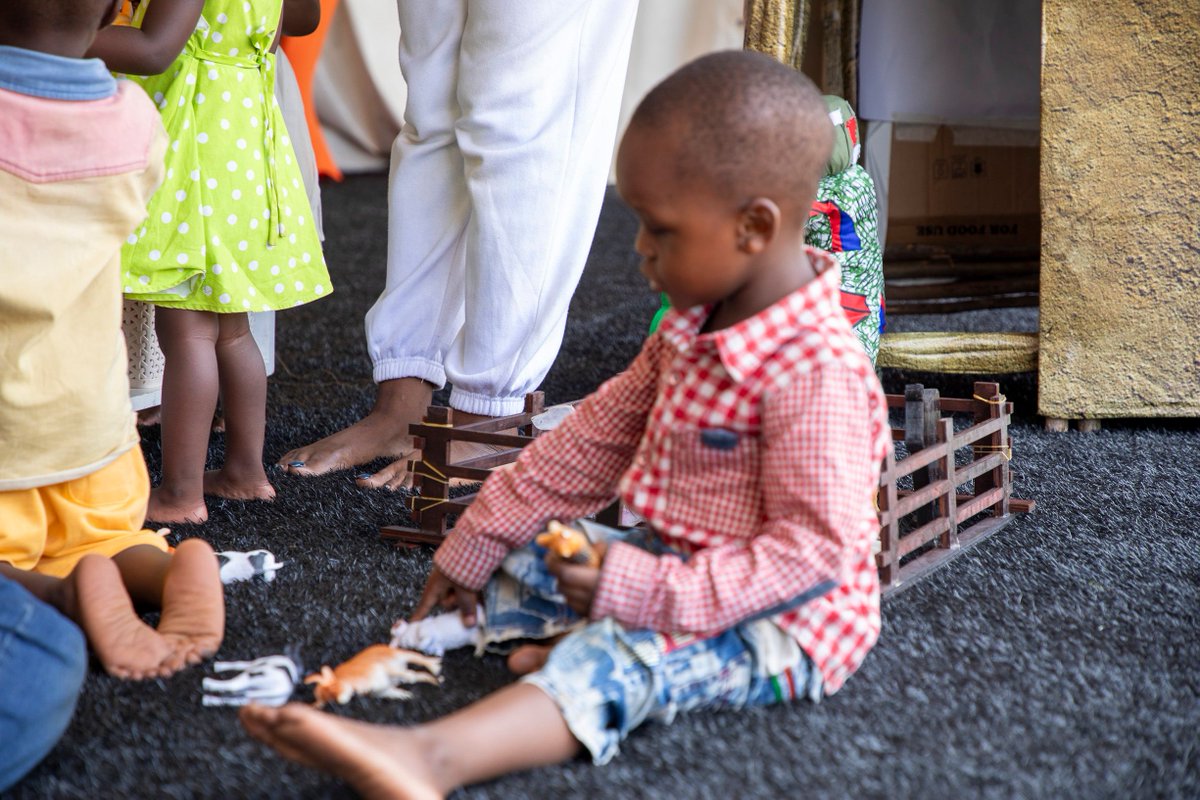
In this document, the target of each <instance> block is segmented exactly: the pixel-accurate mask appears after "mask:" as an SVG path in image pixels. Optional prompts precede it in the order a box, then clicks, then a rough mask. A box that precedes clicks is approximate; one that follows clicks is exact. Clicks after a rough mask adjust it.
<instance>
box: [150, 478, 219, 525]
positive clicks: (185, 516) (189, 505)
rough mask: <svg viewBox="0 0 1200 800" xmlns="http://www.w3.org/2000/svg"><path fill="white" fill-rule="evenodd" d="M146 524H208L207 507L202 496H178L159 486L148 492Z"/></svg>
mask: <svg viewBox="0 0 1200 800" xmlns="http://www.w3.org/2000/svg"><path fill="white" fill-rule="evenodd" d="M146 521H147V522H167V523H171V522H186V523H191V524H196V525H198V524H200V523H202V522H208V506H206V505H205V504H204V496H203V495H201V496H200V499H199V500H198V501H197V500H196V498H194V497H191V496H190V495H189V496H180V495H177V494H175V493H173V492H171V491H170V490H168V489H166V488H164V487H162V486H159V487H157V488H155V489H151V490H150V502H149V503H148V504H147V506H146Z"/></svg>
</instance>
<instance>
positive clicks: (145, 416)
mask: <svg viewBox="0 0 1200 800" xmlns="http://www.w3.org/2000/svg"><path fill="white" fill-rule="evenodd" d="M160 422H162V406H150V407H149V408H143V409H142V410H141V411H139V412H137V424H138V425H140V426H142V427H143V428H149V427H151V426H153V425H157V424H158V423H160Z"/></svg>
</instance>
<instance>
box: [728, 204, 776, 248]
mask: <svg viewBox="0 0 1200 800" xmlns="http://www.w3.org/2000/svg"><path fill="white" fill-rule="evenodd" d="M782 219H783V215H782V213H781V212H780V210H779V206H778V205H776V203H775V201H774V200H771V199H770V198H767V197H755V198H753V199H751V200H750V201H749V202H747V203H746V204H745V205H743V206H742V208H741V210H740V211H738V230H737V245H738V250H740V251H742V252H743V253H745V254H746V255H757V254H758V253H761V252H762V251H763V250H765V249H766V247H767V245H769V244H770V243H771V241H772V240H773V239H774V238H775V235H776V234H777V233H779V225H780V222H781V221H782Z"/></svg>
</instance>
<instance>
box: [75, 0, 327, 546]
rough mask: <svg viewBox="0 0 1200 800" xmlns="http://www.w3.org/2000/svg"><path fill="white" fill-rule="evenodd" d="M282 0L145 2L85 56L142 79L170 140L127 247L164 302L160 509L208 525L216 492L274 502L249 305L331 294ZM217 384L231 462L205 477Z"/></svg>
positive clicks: (262, 381)
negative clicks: (284, 103)
mask: <svg viewBox="0 0 1200 800" xmlns="http://www.w3.org/2000/svg"><path fill="white" fill-rule="evenodd" d="M288 3H289V5H293V4H296V5H300V6H305V7H307V6H311V5H315V0H301V1H300V2H298V3H296V2H295V0H288ZM285 11H286V9H284V8H283V6H282V0H253V2H246V1H245V0H172V2H165V0H153V2H143V3H141V4H140V5H139V6H138V8H137V11H136V13H135V15H134V19H133V22H134V27H123V28H110V29H108V30H106V31H104V32H102V34H101V35H100V36H98V37H97V40H96V43H95V45H94V46H93V48H92V49H91V51H90V53H91V54H92V55H95V56H98V57H100V58H102V59H104V61H105V62H106V63H107V64H108V66H109V68H110V69H113V70H114V71H117V72H123V73H128V74H130V75H135V76H136V75H142V76H145V77H135V78H134V80H135V81H136V82H138V83H140V84H141V85H142V87H143V88H144V89H145V90H146V93H147V94H148V95H149V96H150V97H151V98H152V99H153V100H154V102H155V103H156V104H157V106H158V108H159V111H160V112H161V114H162V118H163V123H164V125H165V126H166V129H167V132H168V135H169V136H170V140H171V142H170V147H169V148H168V150H167V156H166V166H167V172H166V179H165V182H164V185H163V187H162V189H160V190H159V191H158V192H157V193H156V194H155V195H154V198H153V200H152V202H151V205H150V216H149V219H147V221H146V224H145V225H144V226H142V227H140V228H138V229H137V230H136V231H134V232H133V233H132V234H131V235H130V236H129V240H128V242H127V244H126V246H125V249H124V252H123V255H122V265H123V267H124V272H123V285H124V291H125V294H126V296H127V297H130V298H132V299H135V300H139V301H143V302H149V303H153V304H154V305H155V307H156V309H155V330H156V332H157V334H158V340H159V345H160V346H161V347H162V350H163V354H164V356H165V360H166V367H165V369H164V373H163V390H162V407H163V408H162V449H163V479H162V483H161V485H160V486H159V487H157V488H156V489H155V490H154V491H153V492H152V493H151V498H150V508H149V511H148V516H149V518H150V519H153V520H157V521H161V522H204V521H205V520H206V519H207V518H208V509H207V506H206V505H205V502H204V495H206V494H207V495H216V496H219V497H229V498H236V499H244V500H254V499H257V500H270V499H272V498H274V496H275V490H274V487H272V486H271V483H270V481H269V480H268V479H267V475H266V471H265V469H264V467H263V460H262V448H263V438H264V433H265V427H266V392H267V379H266V370H265V367H264V365H263V360H262V354H261V353H260V351H259V350H258V347H257V345H256V344H255V342H254V339H253V337H252V336H251V334H250V325H249V320H248V318H247V312H248V311H251V310H255V311H265V310H278V309H283V308H288V307H290V306H294V305H299V304H301V303H307V302H310V301H312V300H316V299H319V298H321V297H323V296H325V295H327V294H328V293H329V292H330V291H331V287H330V281H329V274H328V272H327V271H326V269H325V260H324V257H323V255H322V252H321V244H320V241H319V240H318V236H317V229H316V227H315V226H314V223H313V218H312V211H311V210H310V208H309V204H308V199H307V196H306V194H305V190H304V186H303V184H302V182H301V179H300V172H299V167H298V165H297V162H296V158H295V155H294V153H293V151H292V146H291V142H290V141H289V139H288V136H287V130H286V127H285V125H284V123H283V118H282V115H281V114H280V111H279V107H278V105H277V104H276V102H275V94H274V74H273V70H274V54H273V52H272V49H273V47H274V45H275V43H276V41H277V38H278V35H279V32H280V23H281V14H283V13H284V12H285ZM303 32H306V31H297V33H303ZM181 51H182V52H181ZM218 392H219V394H220V396H221V398H222V403H223V409H224V415H225V425H226V450H225V453H226V455H225V463H224V465H223V466H222V467H221V469H219V470H215V471H211V472H205V470H204V466H205V459H206V456H207V453H208V438H209V431H210V426H211V423H212V418H213V412H214V411H215V409H216V404H217V396H218Z"/></svg>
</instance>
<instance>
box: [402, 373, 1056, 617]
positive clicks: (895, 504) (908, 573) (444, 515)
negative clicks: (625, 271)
mask: <svg viewBox="0 0 1200 800" xmlns="http://www.w3.org/2000/svg"><path fill="white" fill-rule="evenodd" d="M974 392H975V396H974V397H973V398H971V399H969V400H960V399H952V398H941V397H939V395H938V392H937V391H936V390H934V389H925V388H924V387H923V386H921V385H919V384H914V385H911V386H908V387H906V388H905V393H904V394H903V395H888V396H887V400H888V406H889V408H903V409H904V426H903V427H902V428H893V429H892V439H893V441H898V442H903V443H904V445H905V450H906V451H907V456H905V457H902V458H900V459H897V458H896V457H895V456H894V454H892V453H890V452H889V454H888V457H887V459H886V461H885V462H884V464H883V470H882V474H881V475H880V478H879V494H878V506H879V524H880V529H879V541H878V543H877V552H876V556H875V558H876V564H877V565H878V567H879V578H880V584H881V586H882V588H883V594H884V595H885V596H887V595H888V594H891V593H893V592H895V591H898V590H899V589H901V588H902V587H903V588H907V587H908V586H910V585H912V583H913V582H914V581H916V580H917V579H918V578H920V577H923V576H924V575H927V574H928V573H930V572H931V571H933V570H935V569H937V568H938V567H940V566H943V565H944V564H946V563H947V562H949V561H950V560H951V559H953V558H954V557H955V556H957V555H959V554H961V553H963V552H965V551H966V550H967V549H968V548H969V547H971V546H972V545H975V544H978V543H979V542H981V541H983V540H984V539H986V538H987V537H988V536H991V535H992V534H993V533H995V532H996V531H998V530H1000V529H1001V528H1003V527H1004V526H1005V525H1007V524H1008V523H1009V522H1010V521H1012V518H1013V517H1012V515H1013V514H1014V513H1021V512H1025V511H1031V510H1033V507H1034V503H1033V502H1032V501H1028V500H1018V499H1015V498H1013V497H1012V496H1011V493H1012V477H1011V472H1010V470H1009V461H1010V459H1011V457H1012V446H1011V443H1010V441H1009V435H1008V425H1009V419H1010V416H1011V414H1012V404H1011V403H1008V402H1006V401H1005V399H1004V396H1003V395H1002V394H1000V387H999V385H998V384H995V383H985V382H980V383H976V384H975V387H974ZM544 410H545V407H544V398H543V395H542V393H541V392H534V393H533V394H530V395H529V396H528V397H526V399H525V410H524V411H523V412H521V413H520V414H513V415H511V416H506V417H498V418H495V419H489V420H485V421H482V422H474V423H470V424H467V425H454V424H453V412H452V411H451V409H449V408H445V407H443V406H430V408H429V411H428V414H427V415H426V418H425V420H424V422H421V423H417V424H413V425H410V426H409V431H410V433H412V434H413V435H414V436H417V437H420V439H421V448H422V455H423V459H422V460H421V461H414V462H410V463H409V469H410V470H411V471H412V473H413V475H414V486H413V488H414V493H413V494H412V495H411V497H410V498H409V501H410V508H411V511H412V517H413V521H414V523H415V527H402V526H398V525H387V526H384V527H383V528H381V530H380V535H381V536H382V537H383V538H384V539H386V540H388V541H391V542H393V543H394V544H396V545H399V546H408V547H413V546H416V545H420V544H431V545H437V544H438V543H440V542H441V541H442V539H443V538H445V536H446V533H447V532H448V530H449V527H448V525H449V522H450V518H451V517H454V516H456V515H458V514H461V513H462V512H463V511H465V510H466V508H467V507H468V506H469V505H470V504H471V502H472V501H473V500H474V499H475V497H476V495H475V493H474V492H473V491H469V490H468V491H467V492H466V493H463V494H459V495H457V496H451V494H452V492H451V489H452V487H453V486H454V485H455V484H470V483H476V482H480V481H483V480H484V479H485V478H486V477H487V476H488V475H489V474H490V473H491V471H492V470H493V469H495V468H496V467H500V466H503V465H504V464H508V463H511V462H513V461H515V460H516V458H517V456H518V455H519V454H520V452H521V449H522V448H523V447H525V446H526V445H528V444H529V443H530V442H532V441H533V440H534V438H536V436H537V435H538V431H537V429H536V428H535V427H534V425H533V422H532V418H533V417H534V416H536V415H538V414H540V413H542V412H543V411H544ZM964 417H968V418H969V421H970V422H969V425H968V426H967V427H966V428H964V429H963V430H958V431H956V430H955V420H956V419H963V418H964ZM513 430H515V431H516V432H515V433H513V432H512V431H513ZM451 442H475V443H479V444H488V445H493V446H496V447H498V450H497V451H496V452H495V453H490V454H487V455H483V456H478V457H475V458H469V459H464V460H461V461H451V459H450V444H451ZM960 455H961V456H963V457H964V458H966V457H967V456H968V455H969V458H967V459H966V463H962V464H960V463H957V462H958V461H959V460H960ZM968 484H970V491H964V487H966V486H967V485H968ZM902 487H903V488H902ZM909 487H911V488H909ZM620 518H621V510H620V506H619V504H617V503H614V504H613V505H611V506H610V507H608V508H607V509H605V510H604V511H602V512H600V514H598V515H597V519H598V520H600V521H601V522H603V523H605V524H608V525H614V526H615V525H617V524H618V523H619V522H620Z"/></svg>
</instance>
